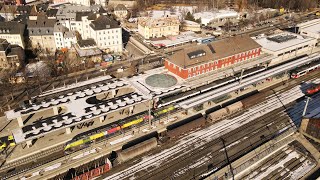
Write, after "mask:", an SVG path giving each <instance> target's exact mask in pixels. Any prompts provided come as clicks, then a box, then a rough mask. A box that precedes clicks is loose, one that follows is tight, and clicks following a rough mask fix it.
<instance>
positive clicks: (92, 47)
mask: <svg viewBox="0 0 320 180" xmlns="http://www.w3.org/2000/svg"><path fill="white" fill-rule="evenodd" d="M74 48H75V50H76V51H77V54H78V56H79V57H80V58H89V59H90V60H91V61H93V62H99V61H101V56H102V51H101V50H100V49H99V48H98V47H97V44H96V42H95V41H94V40H93V39H86V40H79V41H78V42H77V44H75V45H74Z"/></svg>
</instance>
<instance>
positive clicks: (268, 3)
mask: <svg viewBox="0 0 320 180" xmlns="http://www.w3.org/2000/svg"><path fill="white" fill-rule="evenodd" d="M246 1H247V2H246ZM319 2H320V0H237V3H243V4H248V5H253V6H258V7H263V8H276V9H279V8H281V7H283V8H285V9H289V10H300V11H305V10H307V9H311V8H316V7H317V6H318V3H319Z"/></svg>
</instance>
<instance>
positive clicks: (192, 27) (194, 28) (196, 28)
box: [182, 20, 201, 32]
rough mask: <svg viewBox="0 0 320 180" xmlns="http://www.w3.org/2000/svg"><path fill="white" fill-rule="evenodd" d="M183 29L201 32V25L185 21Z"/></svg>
mask: <svg viewBox="0 0 320 180" xmlns="http://www.w3.org/2000/svg"><path fill="white" fill-rule="evenodd" d="M182 29H183V30H184V31H193V32H200V31H201V27H200V24H199V23H196V22H193V21H188V20H184V21H183V24H182Z"/></svg>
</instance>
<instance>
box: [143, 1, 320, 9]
mask: <svg viewBox="0 0 320 180" xmlns="http://www.w3.org/2000/svg"><path fill="white" fill-rule="evenodd" d="M137 1H138V4H139V8H143V7H148V6H152V5H154V4H159V3H162V4H190V5H197V6H205V7H207V8H208V9H211V8H224V7H225V6H226V5H230V4H235V5H236V6H237V7H238V8H239V9H240V10H241V9H248V8H249V9H250V8H252V7H262V8H275V9H279V8H281V7H283V8H285V9H290V10H300V11H305V10H307V9H310V8H315V7H317V6H318V4H319V3H320V0H137Z"/></svg>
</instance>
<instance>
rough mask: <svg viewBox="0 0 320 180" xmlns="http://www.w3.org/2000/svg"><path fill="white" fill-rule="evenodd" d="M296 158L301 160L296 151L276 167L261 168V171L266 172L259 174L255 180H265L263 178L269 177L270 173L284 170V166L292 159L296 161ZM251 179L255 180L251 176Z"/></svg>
mask: <svg viewBox="0 0 320 180" xmlns="http://www.w3.org/2000/svg"><path fill="white" fill-rule="evenodd" d="M294 158H296V159H298V158H300V154H298V153H297V152H296V151H292V152H291V153H290V154H288V156H287V157H285V158H284V159H282V160H281V161H279V162H278V163H277V164H275V165H272V166H270V167H268V168H266V167H263V168H261V170H262V171H264V172H261V173H259V175H258V176H256V177H254V179H263V178H265V177H267V176H268V175H269V174H270V173H272V172H273V171H275V170H276V169H278V168H284V164H285V163H287V162H289V161H290V160H291V159H294ZM265 169H266V170H265ZM251 178H253V176H252V175H251V176H250V179H251Z"/></svg>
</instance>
